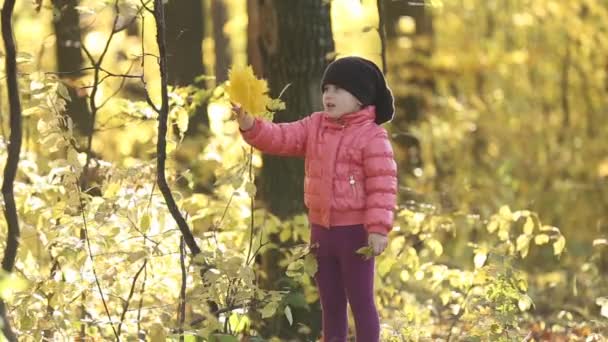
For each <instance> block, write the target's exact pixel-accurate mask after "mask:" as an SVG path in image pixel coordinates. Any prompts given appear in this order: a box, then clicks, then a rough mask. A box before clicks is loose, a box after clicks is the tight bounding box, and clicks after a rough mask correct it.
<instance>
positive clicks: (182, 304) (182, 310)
mask: <svg viewBox="0 0 608 342" xmlns="http://www.w3.org/2000/svg"><path fill="white" fill-rule="evenodd" d="M179 263H180V267H181V270H182V286H181V289H180V291H179V309H178V313H177V317H179V340H180V341H184V322H185V321H186V281H187V274H186V246H185V245H184V237H183V236H182V237H180V239H179Z"/></svg>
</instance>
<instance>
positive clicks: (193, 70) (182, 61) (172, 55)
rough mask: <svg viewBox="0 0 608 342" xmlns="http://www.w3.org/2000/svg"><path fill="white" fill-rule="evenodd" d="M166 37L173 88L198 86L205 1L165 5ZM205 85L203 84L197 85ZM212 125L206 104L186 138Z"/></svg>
mask: <svg viewBox="0 0 608 342" xmlns="http://www.w3.org/2000/svg"><path fill="white" fill-rule="evenodd" d="M165 14H166V17H165V18H166V35H167V80H168V82H169V84H171V85H174V86H188V85H195V84H196V83H195V79H196V77H198V76H201V75H203V74H204V72H205V70H204V66H203V50H202V43H203V35H204V26H205V25H204V22H205V20H204V16H203V1H202V0H189V1H185V0H174V1H169V2H167V3H166V4H165ZM198 85H199V86H204V84H203V83H200V84H198ZM208 126H209V117H208V116H207V110H206V105H205V104H203V105H201V106H198V107H197V108H196V109H195V112H194V113H193V114H191V117H190V122H189V124H188V132H187V133H186V134H187V135H197V133H200V132H203V131H204V130H205V127H208Z"/></svg>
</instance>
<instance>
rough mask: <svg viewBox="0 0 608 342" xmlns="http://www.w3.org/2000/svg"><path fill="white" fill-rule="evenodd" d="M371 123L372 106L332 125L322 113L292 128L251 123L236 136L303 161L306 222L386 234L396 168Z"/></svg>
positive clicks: (385, 137) (389, 150)
mask: <svg viewBox="0 0 608 342" xmlns="http://www.w3.org/2000/svg"><path fill="white" fill-rule="evenodd" d="M374 119H375V109H374V106H368V107H366V108H363V109H362V110H360V111H358V112H355V113H350V114H346V115H343V116H342V117H340V118H339V119H337V120H336V119H332V118H330V117H329V116H327V114H325V113H323V112H316V113H313V114H311V115H309V116H307V117H305V118H303V119H301V120H298V121H295V122H291V123H279V124H277V123H272V122H268V121H265V120H260V119H256V120H255V121H254V125H253V127H252V128H250V129H249V130H247V131H241V133H242V135H243V138H244V139H245V141H246V142H247V143H249V144H250V145H252V146H254V147H255V148H257V149H259V150H261V151H262V152H264V153H268V154H274V155H280V156H296V157H304V158H305V180H304V203H305V205H306V207H307V208H308V217H309V221H310V222H311V223H316V224H318V225H321V226H323V227H326V228H331V227H339V226H346V225H353V224H363V225H364V226H365V228H366V229H367V231H368V232H370V233H372V232H373V233H379V234H383V235H386V234H388V232H389V231H390V230H391V229H392V226H393V218H394V209H395V204H396V195H397V165H396V163H395V159H394V156H393V150H392V147H391V144H390V142H389V139H388V134H387V132H386V130H384V129H383V128H381V127H380V126H378V125H377V124H376V123H375V122H374ZM277 191H280V189H277Z"/></svg>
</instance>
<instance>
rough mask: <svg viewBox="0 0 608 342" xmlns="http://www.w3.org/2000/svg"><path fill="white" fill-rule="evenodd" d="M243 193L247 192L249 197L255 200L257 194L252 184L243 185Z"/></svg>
mask: <svg viewBox="0 0 608 342" xmlns="http://www.w3.org/2000/svg"><path fill="white" fill-rule="evenodd" d="M245 192H247V194H248V195H249V197H251V198H255V194H256V192H257V188H256V187H255V184H253V183H252V182H247V183H245Z"/></svg>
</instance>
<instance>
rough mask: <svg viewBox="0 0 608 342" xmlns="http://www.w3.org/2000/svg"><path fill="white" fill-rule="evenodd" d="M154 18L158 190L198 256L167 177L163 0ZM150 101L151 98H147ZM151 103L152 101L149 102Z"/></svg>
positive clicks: (156, 3)
mask: <svg viewBox="0 0 608 342" xmlns="http://www.w3.org/2000/svg"><path fill="white" fill-rule="evenodd" d="M154 18H155V19H156V40H157V43H158V50H159V54H160V76H161V94H162V96H161V97H162V102H161V107H160V110H159V111H158V114H159V118H158V140H157V145H156V152H157V159H156V161H157V163H156V165H157V170H156V172H157V182H158V188H159V189H160V191H161V193H162V194H163V196H164V198H165V202H166V203H167V208H168V209H169V212H170V213H171V216H173V219H174V220H175V221H176V223H177V226H178V227H179V230H180V231H181V233H182V236H183V237H184V242H185V243H186V245H187V246H188V248H189V249H190V252H191V253H192V254H193V255H197V254H199V253H200V252H201V249H200V247H199V246H198V244H197V243H196V240H195V239H194V236H193V235H192V231H191V230H190V227H188V223H187V222H186V220H185V219H184V217H183V216H182V214H181V212H180V211H179V208H178V207H177V204H176V203H175V199H174V198H173V194H172V193H171V189H170V188H169V184H168V183H167V179H166V176H165V161H166V159H167V151H166V148H167V140H166V139H167V138H166V135H167V119H168V116H169V94H168V83H167V46H166V38H165V12H164V6H163V2H162V0H154ZM147 100H149V98H147ZM149 102H150V100H149Z"/></svg>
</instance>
